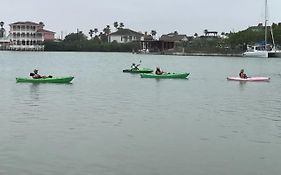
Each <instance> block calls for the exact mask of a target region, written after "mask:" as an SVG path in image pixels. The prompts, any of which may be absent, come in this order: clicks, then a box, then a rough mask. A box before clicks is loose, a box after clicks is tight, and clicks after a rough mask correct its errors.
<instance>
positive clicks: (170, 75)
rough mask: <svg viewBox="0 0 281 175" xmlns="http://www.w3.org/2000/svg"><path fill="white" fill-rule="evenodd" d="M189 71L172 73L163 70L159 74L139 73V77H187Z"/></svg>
mask: <svg viewBox="0 0 281 175" xmlns="http://www.w3.org/2000/svg"><path fill="white" fill-rule="evenodd" d="M189 74H190V73H172V72H165V73H163V74H161V75H156V74H140V76H141V78H182V79H184V78H187V76H188V75H189Z"/></svg>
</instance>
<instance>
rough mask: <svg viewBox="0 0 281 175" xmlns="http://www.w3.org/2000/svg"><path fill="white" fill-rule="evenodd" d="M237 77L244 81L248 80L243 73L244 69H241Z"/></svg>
mask: <svg viewBox="0 0 281 175" xmlns="http://www.w3.org/2000/svg"><path fill="white" fill-rule="evenodd" d="M239 77H240V78H244V79H246V78H248V76H247V75H246V74H245V73H244V69H241V71H240V73H239Z"/></svg>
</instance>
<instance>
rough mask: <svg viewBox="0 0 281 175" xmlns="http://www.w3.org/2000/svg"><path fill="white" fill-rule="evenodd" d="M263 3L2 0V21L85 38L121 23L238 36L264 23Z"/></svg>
mask: <svg viewBox="0 0 281 175" xmlns="http://www.w3.org/2000/svg"><path fill="white" fill-rule="evenodd" d="M268 1H269V2H268V6H269V21H270V22H281V13H280V12H279V11H280V8H281V0H268ZM264 3H265V1H264V0H212V1H209V0H172V1H165V0H104V1H102V0H99V1H97V0H0V11H1V16H0V21H4V22H5V27H6V29H8V24H10V23H12V22H16V21H34V22H39V21H43V22H44V23H45V26H46V27H45V28H46V29H49V30H52V31H55V32H57V34H60V33H61V31H64V32H67V33H70V32H75V31H76V29H77V28H79V29H80V30H82V31H83V32H85V33H88V31H89V29H93V28H98V29H99V30H102V29H103V28H104V27H105V26H106V25H107V24H109V25H111V27H112V29H113V22H114V21H118V22H123V23H124V24H125V27H127V28H131V29H133V30H136V31H143V32H144V31H149V32H150V31H151V30H152V29H153V30H156V31H157V33H158V35H160V34H163V33H168V32H172V31H175V30H177V31H178V32H179V33H185V34H188V35H193V34H194V33H195V32H197V33H198V34H199V35H200V34H203V31H204V29H208V30H210V31H211V30H212V31H213V30H214V31H218V32H219V33H220V32H229V31H239V30H242V29H245V28H247V27H248V26H251V25H256V24H258V23H259V22H263V20H264Z"/></svg>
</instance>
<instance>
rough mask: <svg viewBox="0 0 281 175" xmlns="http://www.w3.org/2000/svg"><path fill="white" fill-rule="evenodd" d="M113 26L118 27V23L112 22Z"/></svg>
mask: <svg viewBox="0 0 281 175" xmlns="http://www.w3.org/2000/svg"><path fill="white" fill-rule="evenodd" d="M113 26H114V27H115V28H116V30H117V29H118V26H119V23H118V22H114V23H113Z"/></svg>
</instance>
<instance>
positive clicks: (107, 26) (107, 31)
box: [103, 25, 110, 35]
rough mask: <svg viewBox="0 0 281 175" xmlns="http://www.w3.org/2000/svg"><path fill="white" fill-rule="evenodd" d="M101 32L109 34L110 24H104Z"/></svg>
mask: <svg viewBox="0 0 281 175" xmlns="http://www.w3.org/2000/svg"><path fill="white" fill-rule="evenodd" d="M103 32H104V33H105V34H106V35H109V34H110V25H106V28H104V29H103Z"/></svg>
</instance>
